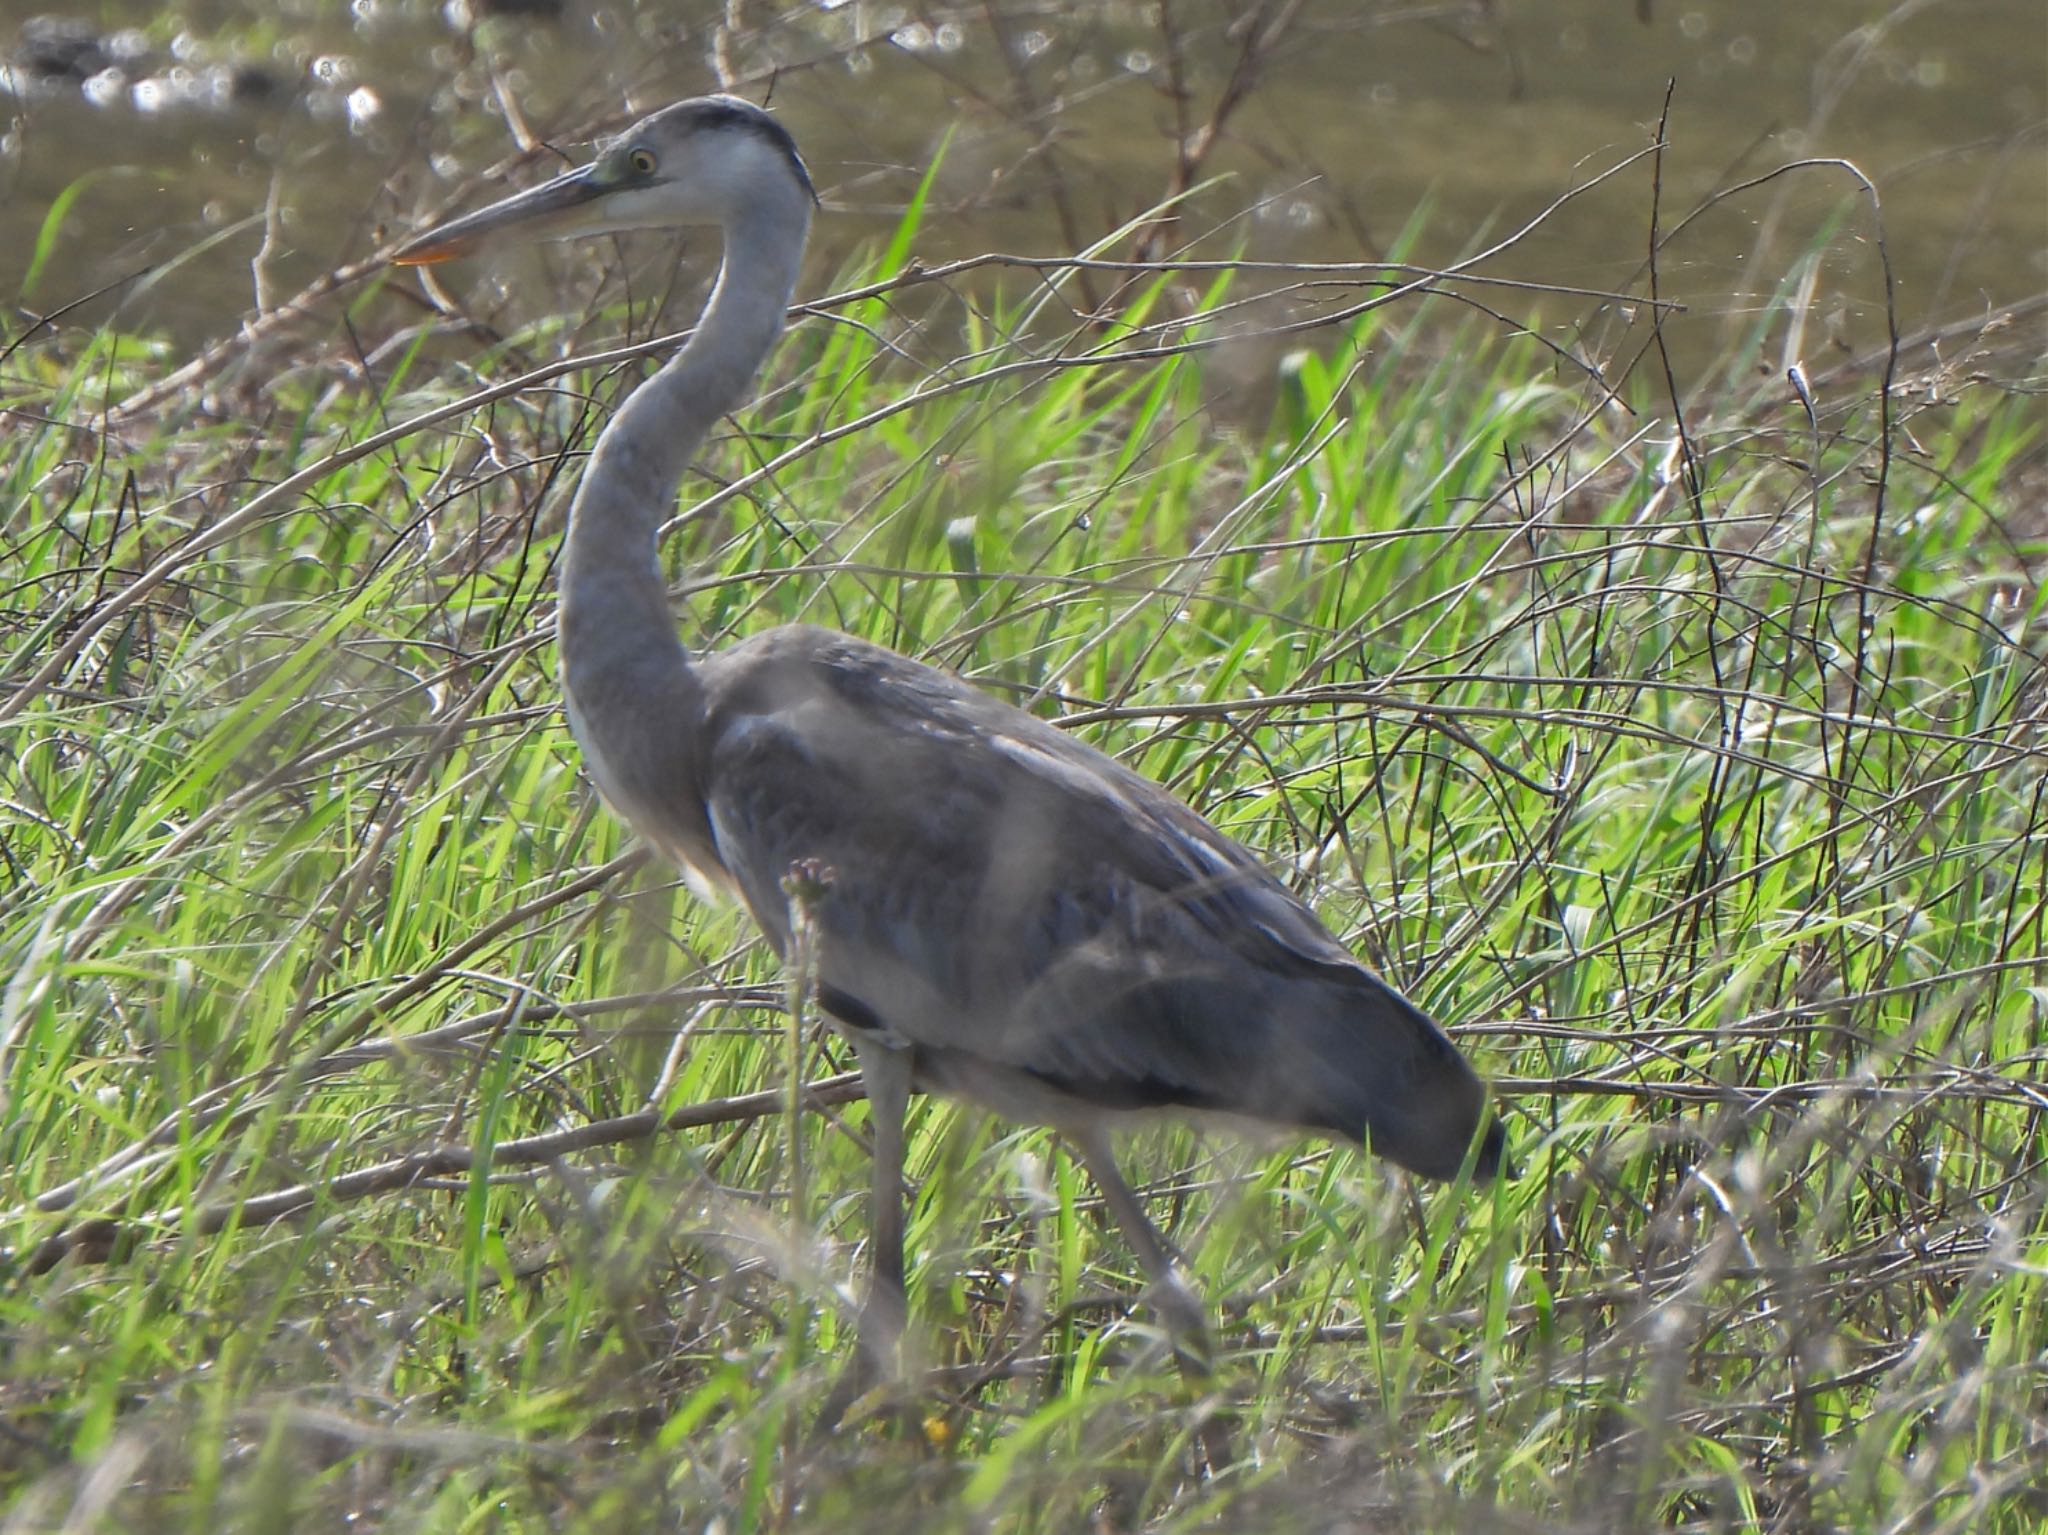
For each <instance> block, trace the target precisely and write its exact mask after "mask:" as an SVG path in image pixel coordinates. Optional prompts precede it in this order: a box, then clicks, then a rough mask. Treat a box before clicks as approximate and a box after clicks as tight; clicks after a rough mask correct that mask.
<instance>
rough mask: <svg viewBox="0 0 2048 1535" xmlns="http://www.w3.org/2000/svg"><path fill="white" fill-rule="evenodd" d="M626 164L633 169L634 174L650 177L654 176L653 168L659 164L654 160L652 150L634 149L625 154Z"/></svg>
mask: <svg viewBox="0 0 2048 1535" xmlns="http://www.w3.org/2000/svg"><path fill="white" fill-rule="evenodd" d="M626 163H627V164H628V165H630V166H632V167H633V170H634V173H635V174H637V175H641V176H652V175H653V174H654V167H655V166H656V165H658V164H659V163H660V162H659V161H657V160H656V159H655V158H654V151H653V150H651V149H634V150H629V151H628V152H627V154H626Z"/></svg>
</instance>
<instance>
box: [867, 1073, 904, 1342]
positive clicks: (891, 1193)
mask: <svg viewBox="0 0 2048 1535" xmlns="http://www.w3.org/2000/svg"><path fill="white" fill-rule="evenodd" d="M855 1048H856V1050H858V1052H859V1054H860V1074H861V1079H862V1081H863V1082H865V1083H866V1084H867V1090H868V1131H869V1133H870V1134H871V1135H873V1136H874V1138H875V1169H874V1185H873V1188H872V1190H871V1191H870V1193H869V1196H868V1224H869V1226H870V1228H871V1231H872V1235H871V1238H870V1244H869V1274H868V1299H867V1305H866V1306H865V1307H864V1308H863V1309H862V1312H861V1321H860V1332H861V1349H862V1352H864V1353H868V1354H870V1355H872V1356H873V1358H874V1359H875V1361H876V1362H877V1363H878V1364H880V1363H883V1362H887V1361H893V1360H894V1359H895V1357H896V1346H897V1344H898V1343H900V1342H901V1341H902V1338H903V1328H904V1325H905V1324H906V1323H907V1322H908V1321H909V1318H910V1302H909V1299H908V1296H907V1294H906V1292H905V1283H904V1276H903V1119H904V1116H905V1115H906V1114H907V1113H908V1112H909V1111H910V1052H909V1051H908V1050H905V1049H901V1048H897V1047H892V1046H889V1045H886V1044H883V1043H882V1042H881V1041H880V1040H873V1041H869V1040H863V1041H860V1042H859V1043H858V1044H857V1045H856V1046H855Z"/></svg>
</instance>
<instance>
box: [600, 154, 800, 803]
mask: <svg viewBox="0 0 2048 1535" xmlns="http://www.w3.org/2000/svg"><path fill="white" fill-rule="evenodd" d="M789 193H790V195H788V196H780V195H776V196H770V197H768V198H767V199H766V200H764V201H761V202H758V203H756V204H754V205H752V206H750V207H749V208H748V209H747V210H746V211H745V212H744V213H743V214H741V215H739V216H738V217H736V218H735V219H734V220H733V221H732V222H731V223H730V224H729V225H728V227H727V228H726V231H725V260H724V263H723V265H722V266H721V267H720V268H719V274H718V281H717V283H716V285H715V286H714V287H713V289H712V293H711V301H710V303H709V304H708V305H707V306H706V308H705V310H704V313H703V315H702V316H701V317H700V318H699V320H698V322H697V329H696V333H695V334H694V335H693V336H691V338H690V340H689V343H688V344H687V345H685V346H684V347H683V349H682V350H681V351H680V352H678V353H677V354H676V355H675V356H674V357H673V358H672V359H670V361H669V362H668V364H667V366H665V367H663V368H662V369H661V370H660V371H659V372H658V373H656V374H655V375H654V376H653V377H652V378H650V379H648V380H647V381H646V382H645V383H643V384H642V385H641V386H640V387H639V388H638V389H635V390H634V391H633V393H632V394H631V396H630V397H628V399H627V400H626V402H625V404H623V405H622V406H620V407H619V409H618V411H617V413H616V414H615V415H614V416H613V417H612V420H611V424H610V425H609V426H608V427H606V428H605V430H604V432H603V434H602V435H601V436H600V437H599V438H598V441H597V447H596V449H595V450H594V451H593V452H592V453H591V456H590V464H589V466H588V467H587V468H586V469H585V470H584V474H583V483H582V485H581V487H580V488H579V489H578V490H577V493H576V500H575V503H574V504H573V505H572V507H571V508H570V512H569V532H568V539H567V544H566V547H565V550H564V554H563V567H562V581H561V647H562V681H563V683H564V686H565V687H566V688H567V690H568V693H569V702H570V712H571V719H572V722H573V723H574V724H575V725H576V728H577V734H578V735H579V737H582V738H583V745H584V747H585V750H586V752H587V753H589V755H590V756H591V757H592V758H593V759H594V760H593V762H592V767H593V769H595V770H596V771H597V772H598V777H599V782H600V784H601V785H603V784H604V782H605V778H606V776H607V774H606V768H607V767H608V766H609V767H610V768H611V769H612V776H615V777H616V776H617V774H618V773H619V772H620V771H622V769H621V768H620V764H619V759H621V758H622V757H624V756H627V755H631V756H632V758H633V761H632V764H631V766H632V770H633V771H634V772H635V773H636V774H638V773H640V772H641V771H642V770H647V771H650V772H651V771H656V770H659V769H660V768H661V767H662V764H661V763H659V762H657V761H654V760H650V759H651V758H652V757H656V756H660V755H665V754H666V753H667V752H668V751H669V750H671V749H672V746H671V744H669V743H670V737H671V736H673V735H674V734H675V733H676V732H677V731H682V732H685V733H687V731H688V730H689V729H690V728H691V727H693V726H694V723H695V720H696V717H697V715H698V714H699V713H700V711H701V697H700V694H699V692H698V688H697V679H696V677H695V674H694V672H693V670H692V668H691V665H690V658H689V653H688V652H687V651H686V650H685V649H684V648H683V644H682V641H681V640H680V639H679V638H678V636H677V634H676V626H675V617H674V615H673V614H672V613H671V612H670V611H669V604H668V592H667V587H666V584H665V582H664V581H663V579H662V570H661V563H660V559H659V557H658V553H657V550H656V548H655V534H656V531H657V530H658V529H659V528H660V527H661V525H662V523H663V522H664V521H666V520H667V519H668V518H669V517H670V516H671V515H672V514H673V512H674V510H675V503H676V489H677V487H678V486H679V485H680V484H681V483H682V478H683V474H684V472H685V471H686V470H687V469H688V468H689V466H690V460H691V457H692V456H693V455H694V454H695V453H696V451H697V448H698V446H699V445H700V444H701V443H702V442H703V440H704V434H705V433H706V432H707V431H708V430H710V428H711V426H712V424H713V423H714V422H716V421H717V420H718V418H719V417H720V416H722V415H724V414H725V413H726V412H727V411H729V410H731V409H733V408H734V407H735V406H737V405H738V404H740V403H741V401H742V400H744V399H745V398H746V396H747V393H748V390H749V388H750V386H751V385H752V383H753V379H754V374H755V372H756V371H757V370H758V369H759V368H760V366H761V361H762V359H763V358H764V357H766V356H767V354H768V349H769V348H770V347H771V346H773V345H774V344H775V338H776V337H777V336H778V335H780V334H781V332H782V317H783V313H784V311H785V310H786V309H787V308H788V305H789V299H790V294H791V292H792V291H793V290H794V288H795V286H796V276H797V269H798V266H799V264H800V263H801V261H802V259H803V248H804V237H805V235H806V233H807V232H808V229H809V222H810V203H809V197H808V195H807V194H806V195H801V196H800V195H797V189H796V188H794V187H792V188H790V189H789ZM595 759H611V760H610V761H609V762H606V761H599V760H595ZM612 792H613V791H612V789H611V788H610V787H609V786H607V793H608V795H610V794H612ZM621 792H622V793H623V790H622V791H621ZM617 797H618V796H616V795H615V796H614V798H615V799H616V798H617ZM618 808H619V809H621V810H623V811H627V813H628V815H629V816H630V815H631V812H630V810H629V809H628V807H627V806H625V805H619V806H618Z"/></svg>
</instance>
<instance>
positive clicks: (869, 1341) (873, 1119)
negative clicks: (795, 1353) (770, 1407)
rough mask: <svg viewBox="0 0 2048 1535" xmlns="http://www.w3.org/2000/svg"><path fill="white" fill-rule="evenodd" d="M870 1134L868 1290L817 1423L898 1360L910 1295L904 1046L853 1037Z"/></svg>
mask: <svg viewBox="0 0 2048 1535" xmlns="http://www.w3.org/2000/svg"><path fill="white" fill-rule="evenodd" d="M854 1049H855V1050H856V1051H857V1052H858V1053H859V1056H860V1074H861V1080H862V1081H863V1083H865V1085H866V1087H867V1092H868V1131H869V1134H870V1135H872V1136H873V1137H874V1142H875V1164H874V1184H873V1187H872V1190H871V1192H870V1194H869V1198H868V1295H867V1300H866V1302H865V1304H863V1305H862V1307H861V1313H860V1337H859V1341H858V1344H857V1345H856V1347H855V1349H854V1355H853V1358H852V1359H851V1360H850V1361H848V1363H847V1366H846V1368H845V1370H843V1371H842V1372H841V1373H840V1376H839V1379H838V1380H837V1381H835V1382H833V1385H832V1389H831V1391H829V1392H828V1393H827V1394H826V1397H825V1404H824V1407H823V1410H822V1411H821V1412H820V1413H819V1415H818V1427H819V1428H820V1429H831V1428H834V1427H836V1426H837V1425H838V1423H839V1420H840V1419H841V1418H842V1417H844V1416H845V1415H846V1410H847V1409H848V1408H849V1407H851V1406H852V1405H853V1404H854V1402H856V1401H857V1400H859V1398H860V1397H861V1396H862V1395H864V1394H865V1393H866V1392H867V1391H869V1390H871V1389H872V1388H873V1387H875V1386H876V1385H878V1384H880V1383H881V1382H882V1381H884V1380H886V1379H888V1378H889V1376H891V1375H893V1374H895V1373H896V1371H897V1368H898V1366H899V1364H900V1361H901V1357H902V1355H901V1344H902V1341H903V1329H904V1327H905V1325H906V1324H907V1323H908V1321H909V1316H910V1303H909V1299H908V1297H907V1295H906V1294H905V1289H904V1276H903V1118H904V1115H905V1114H906V1113H907V1112H908V1111H909V1107H910V1052H909V1051H908V1050H904V1049H900V1048H893V1047H891V1046H889V1045H886V1044H884V1043H883V1042H882V1041H880V1040H867V1039H861V1038H856V1039H855V1040H854Z"/></svg>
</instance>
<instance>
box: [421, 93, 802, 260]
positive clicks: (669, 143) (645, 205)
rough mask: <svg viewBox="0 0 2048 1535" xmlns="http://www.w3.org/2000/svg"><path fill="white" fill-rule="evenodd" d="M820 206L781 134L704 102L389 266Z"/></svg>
mask: <svg viewBox="0 0 2048 1535" xmlns="http://www.w3.org/2000/svg"><path fill="white" fill-rule="evenodd" d="M816 200H817V195H816V193H814V192H813V191H812V190H811V178H810V175H809V173H808V172H807V171H806V170H805V169H804V162H803V160H802V159H801V158H800V157H799V156H798V154H797V152H796V143H795V141H794V140H792V139H791V138H790V136H789V130H788V129H787V128H784V127H783V126H782V124H781V123H779V122H777V121H776V120H775V119H774V118H772V117H770V116H769V115H768V114H767V113H766V112H764V111H762V110H761V109H760V108H759V107H757V106H754V105H753V104H752V103H751V102H745V101H741V100H740V99H739V98H738V97H736V96H700V97H697V98H695V99H693V100H690V101H679V102H677V103H676V104H675V105H674V106H669V107H663V108H662V109H661V110H660V111H659V112H652V113H649V114H648V115H647V116H646V117H643V118H641V119H640V121H639V122H637V123H635V124H633V126H632V127H630V128H628V129H627V130H626V131H625V132H624V133H622V134H620V135H619V136H618V137H617V138H614V139H612V140H610V141H609V142H608V143H606V144H605V145H604V146H603V147H602V148H600V149H599V151H598V154H597V158H596V159H595V160H592V161H591V162H590V163H589V164H588V165H586V166H583V167H582V168H581V169H578V170H573V171H570V172H568V173H567V174H566V175H561V176H557V177H556V178H555V179H554V180H553V181H548V182H543V183H542V184H541V185H540V186H537V187H533V188H531V189H529V190H527V191H524V192H515V193H514V194H513V195H512V196H510V197H507V198H505V199H503V200H502V201H500V202H495V203H492V204H491V205H490V206H489V207H488V208H482V209H479V210H478V211H477V212H475V213H469V214H465V215H463V217H461V218H458V219H452V220H450V221H449V222H448V223H445V224H441V225H438V226H437V227H435V228H433V229H429V230H426V231H424V232H423V233H421V234H418V235H415V236H414V237H413V238H412V239H410V240H408V241H407V242H406V243H405V244H404V245H402V246H400V247H399V248H398V249H397V250H396V251H394V252H393V253H392V257H391V259H392V260H393V261H395V262H397V263H398V264H399V265H401V266H425V265H427V264H429V263H431V262H436V261H447V260H450V259H451V258H453V257H456V256H465V255H468V254H469V253H470V252H471V251H474V250H477V249H479V248H481V247H483V246H485V245H489V244H491V243H493V242H495V241H497V240H498V239H500V238H501V237H505V236H515V237H520V238H524V239H530V240H566V239H573V238H575V237H577V236H581V235H598V234H612V233H615V232H618V231H622V230H628V229H671V228H676V227H679V226H685V225H692V224H719V225H730V224H731V223H733V222H734V221H735V220H736V219H738V218H740V217H742V216H744V215H745V214H746V213H747V212H748V211H749V210H750V209H755V208H762V207H769V206H785V205H793V206H795V207H798V208H800V209H801V210H802V213H803V214H804V215H807V214H808V212H809V209H810V207H811V205H812V204H813V203H815V202H816Z"/></svg>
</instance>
